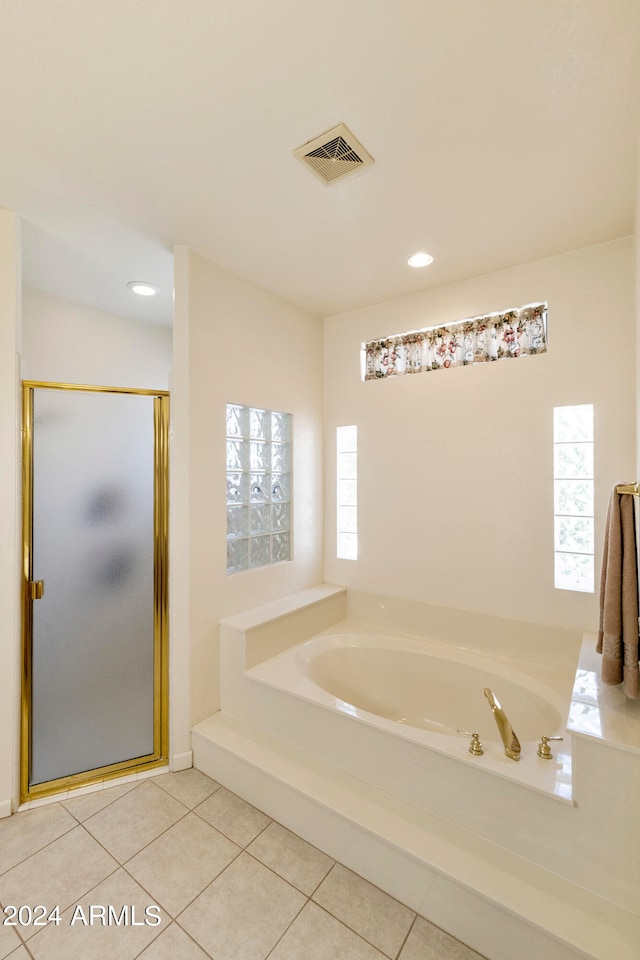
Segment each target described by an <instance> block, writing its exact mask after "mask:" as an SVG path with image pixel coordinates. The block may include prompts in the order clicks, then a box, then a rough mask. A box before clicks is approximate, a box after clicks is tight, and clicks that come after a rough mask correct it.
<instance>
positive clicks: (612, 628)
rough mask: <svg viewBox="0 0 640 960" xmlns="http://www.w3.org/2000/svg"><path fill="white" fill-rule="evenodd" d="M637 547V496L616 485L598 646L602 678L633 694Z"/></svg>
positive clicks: (636, 688)
mask: <svg viewBox="0 0 640 960" xmlns="http://www.w3.org/2000/svg"><path fill="white" fill-rule="evenodd" d="M636 551H637V547H636V523H635V507H634V497H632V496H630V495H629V494H619V493H617V492H616V490H615V488H614V490H613V493H612V494H611V500H610V501H609V511H608V513H607V526H606V529H605V534H604V551H603V556H602V577H601V581H600V629H599V630H598V643H597V646H596V650H597V651H598V653H601V654H602V682H603V683H608V684H616V683H621V684H622V685H623V686H622V689H623V690H624V693H625V694H626V696H627V697H632V698H635V697H637V696H638V695H640V682H639V681H640V670H639V667H638V563H637V553H636Z"/></svg>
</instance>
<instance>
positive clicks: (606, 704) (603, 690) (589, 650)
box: [567, 633, 640, 755]
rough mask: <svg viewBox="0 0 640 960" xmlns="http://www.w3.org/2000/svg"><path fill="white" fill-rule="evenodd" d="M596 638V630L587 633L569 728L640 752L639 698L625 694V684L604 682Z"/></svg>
mask: <svg viewBox="0 0 640 960" xmlns="http://www.w3.org/2000/svg"><path fill="white" fill-rule="evenodd" d="M596 641H597V636H596V634H595V633H585V635H584V638H583V641H582V649H581V651H580V658H579V661H578V669H577V670H576V675H575V681H574V686H573V692H572V695H571V706H570V709H569V720H568V723H567V727H568V729H569V730H570V732H571V734H572V735H573V736H574V737H576V738H584V739H586V740H590V741H592V742H593V743H599V744H602V745H603V746H609V747H615V748H616V749H617V750H622V751H623V752H625V753H629V754H636V755H640V699H638V700H630V699H629V698H628V697H626V696H625V695H624V692H623V690H622V684H618V685H617V686H607V685H606V684H604V683H603V682H602V679H601V669H602V656H601V654H599V653H596Z"/></svg>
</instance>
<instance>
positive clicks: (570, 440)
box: [553, 403, 594, 593]
mask: <svg viewBox="0 0 640 960" xmlns="http://www.w3.org/2000/svg"><path fill="white" fill-rule="evenodd" d="M553 477H554V480H553V484H554V515H555V525H554V526H555V586H556V588H557V589H558V590H579V591H581V592H583V593H593V589H594V556H593V554H594V521H593V487H594V474H593V404H591V403H584V404H580V405H578V406H572V407H554V410H553Z"/></svg>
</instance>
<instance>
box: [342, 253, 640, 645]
mask: <svg viewBox="0 0 640 960" xmlns="http://www.w3.org/2000/svg"><path fill="white" fill-rule="evenodd" d="M540 300H546V301H548V304H549V329H548V332H549V350H548V353H546V354H544V355H540V356H536V357H526V358H522V359H520V360H517V361H507V360H504V361H501V362H497V363H492V364H479V365H476V366H473V367H464V368H458V369H453V370H451V371H439V372H433V373H423V374H418V375H414V376H405V377H398V378H393V379H389V380H381V381H373V382H371V381H370V382H367V383H363V382H361V380H360V360H359V346H360V343H361V341H363V340H368V339H373V338H376V337H381V336H384V335H385V334H394V333H400V332H402V331H404V330H411V329H416V328H420V327H426V326H432V325H437V324H441V323H447V322H451V321H454V320H458V319H463V318H465V317H473V316H478V315H481V314H483V313H489V312H495V311H500V310H503V309H506V308H508V307H517V306H520V305H522V304H526V303H531V302H535V301H540ZM634 365H635V305H634V261H633V243H632V241H631V239H623V240H619V241H615V242H611V243H607V244H602V245H598V246H594V247H589V248H586V249H583V250H578V251H575V252H573V253H569V254H566V255H562V256H557V257H552V258H549V259H545V260H541V261H537V262H534V263H528V264H524V265H522V266H519V267H516V268H513V269H509V270H503V271H500V272H498V273H495V274H491V275H488V276H484V277H479V278H476V279H472V280H467V281H464V282H461V283H456V284H451V285H449V286H445V287H440V288H437V289H433V290H429V291H426V292H424V293H421V294H418V295H414V296H410V297H405V298H402V299H399V300H394V301H390V302H387V303H382V304H376V305H375V306H371V307H368V308H365V309H361V310H356V311H353V312H351V313H347V314H342V315H340V316H336V317H331V318H329V319H327V320H326V321H325V371H326V372H325V410H326V433H325V448H326V466H325V483H326V500H325V504H326V508H327V510H326V526H325V579H326V580H328V581H330V582H333V583H339V584H344V585H346V586H353V587H357V588H360V589H363V590H370V591H375V592H381V593H386V594H390V595H393V596H398V597H410V598H414V599H419V600H426V601H430V602H434V603H438V604H444V605H446V606H453V607H461V608H464V609H467V610H478V611H484V612H487V613H493V614H498V615H502V616H507V617H515V618H518V619H523V620H529V621H534V622H539V623H549V624H555V625H558V626H565V627H575V628H586V629H593V628H594V627H597V601H596V596H594V595H588V594H580V593H574V592H569V591H564V590H555V589H554V586H553V485H552V476H553V473H552V468H553V454H552V416H553V407H554V406H556V405H563V404H577V403H593V404H594V405H595V429H596V447H595V457H596V467H595V475H596V541H597V553H596V590H597V583H598V581H599V570H600V558H601V545H602V531H603V524H604V520H605V516H606V508H607V503H608V498H609V495H610V491H611V488H612V486H613V485H614V484H615V483H616V482H619V481H621V480H626V479H627V478H629V477H631V478H633V477H634V475H635V472H636V466H635V463H636V460H635V369H634ZM348 423H355V424H357V425H358V432H359V441H358V444H359V451H358V475H359V481H358V483H359V505H358V516H359V559H358V560H357V561H347V560H336V559H335V492H334V491H335V481H334V476H335V472H334V471H335V452H334V450H335V428H336V426H338V425H340V424H348Z"/></svg>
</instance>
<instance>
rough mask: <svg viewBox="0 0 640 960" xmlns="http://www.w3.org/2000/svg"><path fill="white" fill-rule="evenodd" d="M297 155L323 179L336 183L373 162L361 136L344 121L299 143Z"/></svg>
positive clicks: (295, 151) (324, 181)
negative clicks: (353, 131)
mask: <svg viewBox="0 0 640 960" xmlns="http://www.w3.org/2000/svg"><path fill="white" fill-rule="evenodd" d="M293 154H294V156H296V157H297V158H298V160H301V161H302V163H304V165H305V166H307V167H309V169H310V170H312V171H313V173H315V175H316V176H317V177H318V178H319V179H320V180H322V182H323V183H335V181H336V180H341V179H342V178H343V177H348V176H350V174H352V173H356V172H357V171H358V170H362V169H363V168H364V167H369V166H371V164H372V163H373V157H372V156H371V154H369V153H367V151H366V150H365V148H364V147H363V146H362V144H361V143H360V141H359V140H357V139H356V138H355V137H354V135H353V134H352V133H351V130H349V128H348V127H347V126H345V124H344V123H339V124H338V126H337V127H333V128H332V129H331V130H327V132H326V133H323V134H322V136H320V137H316V138H315V140H309V142H308V143H305V144H303V145H302V146H301V147H298V149H297V150H294V151H293Z"/></svg>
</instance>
